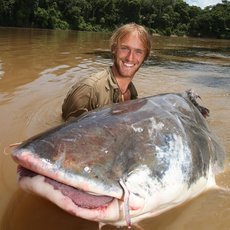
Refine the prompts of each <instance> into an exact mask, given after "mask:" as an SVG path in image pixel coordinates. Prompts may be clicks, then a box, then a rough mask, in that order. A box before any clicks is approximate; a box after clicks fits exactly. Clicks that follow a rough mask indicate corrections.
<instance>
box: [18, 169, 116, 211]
mask: <svg viewBox="0 0 230 230" xmlns="http://www.w3.org/2000/svg"><path fill="white" fill-rule="evenodd" d="M17 173H18V177H19V178H18V180H19V182H20V181H21V180H22V179H23V178H26V177H27V178H28V177H29V178H33V177H36V176H38V175H40V174H38V173H36V172H34V171H31V170H29V169H27V168H24V167H23V166H21V165H18V169H17ZM42 176H43V177H44V182H45V183H48V184H49V185H51V186H52V187H53V189H54V190H56V191H57V190H58V191H59V192H61V193H62V194H63V196H65V197H68V198H69V199H71V200H72V202H73V203H74V204H75V205H77V206H78V207H80V208H83V209H98V208H100V209H101V208H106V207H108V205H109V204H110V203H112V202H113V200H114V199H115V198H114V197H111V196H107V195H97V194H92V193H88V192H86V191H83V190H81V189H78V188H75V187H73V186H70V185H67V184H64V183H61V182H58V181H56V180H54V179H51V178H49V177H47V176H44V175H42Z"/></svg>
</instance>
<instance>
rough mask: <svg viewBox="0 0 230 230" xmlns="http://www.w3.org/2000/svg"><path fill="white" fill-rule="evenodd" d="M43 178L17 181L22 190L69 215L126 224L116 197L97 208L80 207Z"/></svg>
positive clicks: (113, 223) (23, 178) (105, 222)
mask: <svg viewBox="0 0 230 230" xmlns="http://www.w3.org/2000/svg"><path fill="white" fill-rule="evenodd" d="M45 180H46V178H45V177H44V176H42V175H36V176H33V177H21V178H20V179H19V182H18V183H19V186H20V187H21V188H22V189H23V190H25V191H28V192H32V193H34V194H37V195H40V196H41V197H43V198H45V199H47V200H49V201H51V202H53V203H54V204H56V205H57V206H58V207H60V208H61V209H63V210H65V211H66V212H68V213H69V214H71V215H74V216H77V217H80V218H83V219H87V220H91V221H96V222H101V223H104V224H111V225H117V224H116V223H117V222H119V225H125V224H126V223H125V220H124V221H123V220H122V219H123V213H121V212H122V211H121V210H120V208H119V207H120V204H119V203H120V201H119V200H118V199H116V198H112V199H111V201H110V202H108V203H107V204H104V205H101V206H98V207H97V208H86V207H81V206H78V205H76V204H75V203H74V202H73V201H72V200H71V199H70V198H69V197H68V196H65V195H63V193H62V192H60V191H59V190H57V189H55V188H54V187H53V186H52V185H51V184H49V183H47V182H46V181H45ZM120 223H121V224H120Z"/></svg>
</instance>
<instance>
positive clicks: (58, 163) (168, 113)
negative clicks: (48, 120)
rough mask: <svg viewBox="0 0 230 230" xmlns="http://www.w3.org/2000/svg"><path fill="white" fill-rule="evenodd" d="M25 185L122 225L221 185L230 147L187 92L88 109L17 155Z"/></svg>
mask: <svg viewBox="0 0 230 230" xmlns="http://www.w3.org/2000/svg"><path fill="white" fill-rule="evenodd" d="M12 157H13V159H14V160H15V161H16V162H17V163H18V164H19V167H18V175H19V177H18V178H19V179H18V181H19V186H20V187H21V188H22V189H24V190H27V191H31V192H34V193H36V194H39V195H41V196H43V197H45V198H47V199H49V200H50V201H52V202H53V203H55V204H56V205H58V206H59V207H60V208H62V209H64V210H65V211H67V212H69V213H71V214H72V215H76V216H78V217H81V218H84V219H88V220H93V221H97V222H100V223H103V224H112V225H116V226H123V225H128V226H131V224H134V223H136V222H139V221H140V220H142V219H145V218H148V217H153V216H156V215H159V214H160V213H162V212H165V211H166V210H169V209H171V208H173V207H175V206H178V205H180V204H182V203H184V202H185V201H187V200H190V199H192V198H193V197H195V196H197V195H199V194H200V193H202V192H203V191H205V190H206V189H208V188H211V187H214V186H215V174H216V173H218V172H219V171H221V170H222V169H223V164H224V151H223V149H222V147H221V145H220V144H219V143H218V141H217V139H216V137H215V135H214V134H213V133H212V132H211V130H210V129H209V127H208V124H207V122H206V120H205V118H204V117H203V116H202V115H201V113H200V112H199V110H198V109H197V108H196V106H194V104H193V103H192V102H191V101H190V100H189V98H188V96H187V94H175V93H171V94H170V93H169V94H161V95H156V96H152V97H146V98H141V99H136V100H131V101H126V102H124V103H119V104H113V105H111V106H109V107H106V108H103V109H100V110H97V111H92V112H89V113H88V114H86V115H84V116H82V117H80V118H76V119H74V120H71V121H69V122H66V123H64V124H61V125H59V126H57V127H55V128H52V129H50V130H48V131H46V132H44V133H41V134H39V135H37V136H35V137H32V138H30V139H29V140H27V141H25V142H23V143H22V144H21V145H20V146H18V147H17V148H16V149H15V150H14V151H13V153H12Z"/></svg>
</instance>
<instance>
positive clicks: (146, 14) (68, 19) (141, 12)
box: [0, 0, 230, 39]
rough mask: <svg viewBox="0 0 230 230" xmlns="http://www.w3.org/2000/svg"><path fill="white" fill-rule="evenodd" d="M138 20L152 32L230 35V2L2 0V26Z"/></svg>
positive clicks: (102, 25) (100, 26)
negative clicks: (202, 6)
mask: <svg viewBox="0 0 230 230" xmlns="http://www.w3.org/2000/svg"><path fill="white" fill-rule="evenodd" d="M128 22H136V23H139V24H142V25H144V26H146V27H147V28H148V29H149V31H151V32H152V33H159V34H163V35H168V36H169V35H178V36H183V35H190V36H202V37H216V38H227V39H229V38H230V34H229V33H230V3H229V1H227V0H223V1H222V3H220V4H217V5H215V6H210V7H206V8H205V9H201V8H199V7H196V6H189V5H188V4H187V3H185V2H184V1H183V0H56V1H55V0H0V26H20V27H38V28H49V29H62V30H65V29H73V30H84V31H111V30H113V29H114V28H116V27H117V26H119V25H122V24H125V23H128Z"/></svg>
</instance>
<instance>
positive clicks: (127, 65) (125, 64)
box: [123, 62, 134, 68]
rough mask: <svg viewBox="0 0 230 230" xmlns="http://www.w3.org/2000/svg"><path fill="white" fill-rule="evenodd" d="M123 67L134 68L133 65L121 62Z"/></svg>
mask: <svg viewBox="0 0 230 230" xmlns="http://www.w3.org/2000/svg"><path fill="white" fill-rule="evenodd" d="M123 65H124V66H125V67H128V68H132V67H133V66H134V64H130V63H127V62H123Z"/></svg>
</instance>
